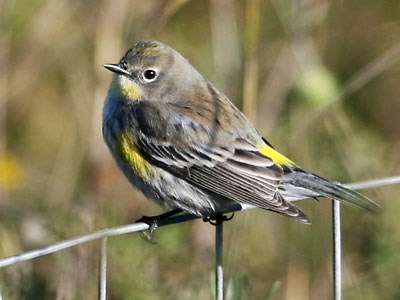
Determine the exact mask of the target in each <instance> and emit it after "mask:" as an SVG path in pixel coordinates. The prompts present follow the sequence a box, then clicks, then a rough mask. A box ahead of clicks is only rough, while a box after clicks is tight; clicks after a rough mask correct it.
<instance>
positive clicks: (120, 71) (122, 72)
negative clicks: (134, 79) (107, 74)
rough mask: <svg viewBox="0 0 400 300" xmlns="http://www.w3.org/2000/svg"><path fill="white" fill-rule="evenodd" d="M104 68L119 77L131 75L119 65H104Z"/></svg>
mask: <svg viewBox="0 0 400 300" xmlns="http://www.w3.org/2000/svg"><path fill="white" fill-rule="evenodd" d="M103 67H104V68H106V69H107V70H110V71H111V72H114V73H116V74H119V75H126V76H130V75H131V74H130V73H129V72H128V71H127V70H125V69H123V68H121V67H120V66H119V64H104V65H103Z"/></svg>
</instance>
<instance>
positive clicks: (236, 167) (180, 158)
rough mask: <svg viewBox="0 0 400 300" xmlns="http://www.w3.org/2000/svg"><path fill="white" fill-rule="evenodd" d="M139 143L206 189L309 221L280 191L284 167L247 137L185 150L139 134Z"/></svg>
mask: <svg viewBox="0 0 400 300" xmlns="http://www.w3.org/2000/svg"><path fill="white" fill-rule="evenodd" d="M138 143H139V148H140V149H142V152H143V154H144V155H146V156H147V157H148V158H149V160H151V161H152V162H153V163H154V164H156V165H158V166H159V167H161V168H163V169H165V170H167V171H168V172H171V173H173V174H174V175H176V176H179V177H180V178H182V179H184V180H186V181H188V182H190V183H192V184H194V185H196V186H198V187H199V188H201V189H203V190H207V191H211V192H213V193H215V194H218V195H220V196H223V197H225V198H228V199H231V200H234V201H236V202H238V203H243V204H250V205H254V206H257V207H260V208H263V209H268V210H272V211H275V212H278V213H282V214H285V215H288V216H291V217H294V218H296V219H298V220H299V221H302V222H305V223H308V222H309V219H308V217H307V216H306V215H305V214H304V213H303V212H302V211H301V210H300V209H299V208H297V207H296V206H294V205H292V204H290V203H289V202H287V201H286V200H285V199H284V198H283V197H282V196H281V195H280V194H279V191H278V187H279V184H280V180H281V178H282V174H283V170H282V168H281V167H280V166H279V165H277V164H275V163H274V162H273V161H272V160H271V159H270V158H269V157H267V156H265V155H263V154H261V153H259V152H258V150H257V148H256V147H255V146H253V145H251V144H250V143H248V142H247V141H245V140H244V139H241V138H238V139H236V140H234V142H233V143H232V145H231V146H230V147H229V148H227V147H218V146H216V145H207V146H206V147H204V146H199V145H195V144H194V145H191V146H190V147H187V148H186V149H184V150H183V149H179V148H178V147H175V146H174V145H173V144H172V143H171V142H169V143H167V142H163V143H158V142H155V141H154V140H151V139H149V138H147V137H146V136H140V138H139V140H138Z"/></svg>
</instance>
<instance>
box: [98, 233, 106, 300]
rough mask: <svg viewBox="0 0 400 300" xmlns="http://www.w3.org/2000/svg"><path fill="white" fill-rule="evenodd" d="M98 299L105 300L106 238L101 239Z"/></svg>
mask: <svg viewBox="0 0 400 300" xmlns="http://www.w3.org/2000/svg"><path fill="white" fill-rule="evenodd" d="M99 265H100V267H99V292H98V297H99V298H98V299H99V300H106V299H107V238H106V237H104V238H102V239H101V253H100V264H99Z"/></svg>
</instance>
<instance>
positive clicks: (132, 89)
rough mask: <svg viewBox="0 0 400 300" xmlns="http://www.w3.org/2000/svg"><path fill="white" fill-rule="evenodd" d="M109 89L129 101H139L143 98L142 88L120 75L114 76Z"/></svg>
mask: <svg viewBox="0 0 400 300" xmlns="http://www.w3.org/2000/svg"><path fill="white" fill-rule="evenodd" d="M111 88H112V90H113V92H114V93H117V94H122V95H123V96H124V97H125V98H126V99H127V100H131V101H136V100H139V99H141V98H143V96H144V93H143V90H142V88H141V87H140V86H139V85H138V84H137V83H136V82H135V81H133V80H131V79H129V78H127V77H126V76H122V75H114V78H113V81H112V84H111Z"/></svg>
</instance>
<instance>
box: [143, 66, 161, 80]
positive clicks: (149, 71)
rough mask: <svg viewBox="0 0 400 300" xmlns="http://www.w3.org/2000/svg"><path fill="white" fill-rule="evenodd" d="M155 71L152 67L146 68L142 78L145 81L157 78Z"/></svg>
mask: <svg viewBox="0 0 400 300" xmlns="http://www.w3.org/2000/svg"><path fill="white" fill-rule="evenodd" d="M157 76H158V74H157V71H156V70H154V69H147V70H145V71H144V72H143V78H144V80H145V81H147V82H152V81H154V80H156V79H157Z"/></svg>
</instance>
